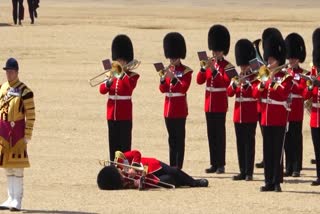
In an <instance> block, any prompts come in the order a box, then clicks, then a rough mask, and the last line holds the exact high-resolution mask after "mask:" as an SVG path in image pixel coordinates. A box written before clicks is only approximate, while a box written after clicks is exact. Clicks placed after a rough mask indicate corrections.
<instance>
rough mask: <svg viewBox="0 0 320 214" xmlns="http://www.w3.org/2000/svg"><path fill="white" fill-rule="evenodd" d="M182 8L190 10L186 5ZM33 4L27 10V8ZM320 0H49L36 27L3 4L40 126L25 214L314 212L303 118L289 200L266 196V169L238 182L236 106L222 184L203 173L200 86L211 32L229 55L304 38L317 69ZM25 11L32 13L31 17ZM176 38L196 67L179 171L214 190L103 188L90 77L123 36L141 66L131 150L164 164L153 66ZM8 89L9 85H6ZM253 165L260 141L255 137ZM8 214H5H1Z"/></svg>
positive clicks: (100, 123) (102, 145) (99, 124)
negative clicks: (243, 42) (15, 22)
mask: <svg viewBox="0 0 320 214" xmlns="http://www.w3.org/2000/svg"><path fill="white" fill-rule="evenodd" d="M181 2H183V4H182V3H181ZM25 4H26V1H25ZM319 7H320V2H319V1H312V0H305V1H298V0H294V1H288V0H286V1H276V0H271V1H268V2H263V3H262V2H259V1H254V0H245V1H235V0H233V1H232V0H227V1H219V2H218V1H209V0H205V1H196V0H189V1H178V0H174V1H168V0H162V1H145V0H132V1H130V0H120V1H117V2H113V1H107V0H104V1H102V0H100V1H99V0H92V1H84V0H69V1H62V0H55V1H53V0H48V1H41V7H40V9H39V19H38V20H36V24H35V25H34V26H31V25H30V24H29V22H30V21H29V17H28V14H27V13H26V17H25V20H24V22H23V26H22V27H20V26H11V24H12V18H11V1H3V0H2V1H1V2H0V65H1V66H2V65H3V64H4V63H5V60H6V59H7V58H8V57H11V56H14V57H16V58H17V59H18V60H19V63H20V67H21V72H20V79H21V80H22V81H24V82H25V83H26V84H27V85H28V86H29V87H30V88H31V89H33V91H34V93H35V102H36V113H37V115H36V125H35V128H34V136H33V139H32V141H31V142H30V146H29V153H30V159H31V164H32V167H31V168H30V169H26V170H25V194H24V199H23V207H24V209H25V211H24V213H125V212H127V213H319V212H320V204H319V194H320V189H319V188H318V187H311V186H310V183H311V181H312V180H314V179H315V175H316V172H315V165H311V164H310V159H311V158H313V157H314V154H313V153H314V152H313V146H312V141H311V137H310V128H309V117H308V115H307V114H305V121H304V127H303V133H304V170H303V171H302V177H301V178H297V179H294V178H286V179H285V182H284V184H283V185H282V188H283V193H281V194H277V193H260V192H259V187H260V186H261V185H263V179H264V177H263V171H262V170H261V169H256V170H255V174H254V181H252V182H234V181H232V180H231V177H232V176H233V175H235V174H236V173H238V161H237V154H236V144H235V134H234V126H233V122H232V115H233V105H234V99H233V98H231V99H229V111H228V114H227V165H226V173H225V174H223V175H216V174H213V175H207V174H205V173H204V169H205V168H206V167H208V165H209V152H208V143H207V137H206V124H205V117H204V112H203V102H204V86H199V85H197V84H196V81H195V79H196V78H195V77H196V72H197V70H198V69H199V62H198V60H197V54H196V53H197V51H200V50H207V32H208V29H209V27H210V26H211V25H213V24H217V23H221V24H224V25H226V26H227V27H228V28H229V30H230V33H231V43H232V44H231V49H230V53H229V55H228V56H227V59H229V60H230V61H231V62H233V63H235V59H234V44H235V43H236V41H237V40H238V39H240V38H248V39H250V40H255V39H257V38H259V37H260V36H261V33H262V30H263V29H264V28H266V27H270V26H274V27H278V28H279V29H280V30H281V31H282V32H283V35H284V36H286V35H287V34H288V33H291V32H294V31H295V32H298V33H300V34H301V35H302V36H303V37H304V38H305V42H306V46H307V52H308V56H307V59H306V63H305V64H304V67H305V68H307V69H309V68H310V66H309V63H310V61H311V47H312V43H311V42H312V40H311V35H312V32H313V30H314V29H315V28H316V27H318V26H319V19H320V14H319ZM26 12H27V11H26ZM171 31H179V32H181V33H182V34H183V35H184V36H185V39H186V42H187V58H186V60H185V61H184V62H185V64H186V65H188V66H190V67H191V68H193V69H194V70H195V72H194V74H193V80H192V84H191V87H190V89H189V93H188V104H189V116H188V119H187V136H186V153H185V162H184V170H185V171H186V172H188V173H190V174H191V175H193V176H197V177H206V178H208V179H209V182H210V186H209V187H208V188H200V189H199V188H198V189H188V188H184V189H177V190H174V191H170V190H167V191H166V190H152V191H145V192H139V191H137V190H128V191H127V190H126V191H99V190H98V188H97V186H96V175H97V173H98V171H99V170H100V168H101V166H99V164H98V161H97V160H98V159H101V158H105V159H107V158H108V146H107V139H106V137H107V123H106V120H105V102H106V97H104V96H102V95H100V94H99V93H98V88H91V87H90V86H89V84H88V83H87V80H88V79H89V78H91V77H92V76H94V75H96V74H98V73H99V72H101V71H102V64H101V60H102V59H105V58H110V57H111V52H110V47H111V42H112V39H113V38H114V37H115V36H116V35H117V34H120V33H121V34H122V33H124V34H128V35H129V36H130V37H131V39H132V41H133V44H134V47H135V58H137V59H139V60H141V61H142V64H141V66H140V67H139V69H137V72H139V74H140V75H141V77H140V79H139V82H138V85H137V88H136V90H135V92H134V95H133V102H134V121H133V148H136V149H139V150H140V151H141V152H142V153H143V155H144V156H154V157H157V158H158V159H160V160H162V161H165V162H168V143H167V132H166V128H165V124H164V119H163V116H162V112H163V100H164V96H163V95H162V94H160V92H159V90H158V81H159V78H158V75H157V74H156V72H155V71H154V68H153V65H152V63H154V62H158V61H162V62H164V64H167V63H168V61H166V60H165V59H164V56H163V49H162V39H163V37H164V35H165V34H166V33H168V32H171ZM0 81H1V82H3V81H5V76H4V75H2V76H0ZM256 140H257V143H256V160H257V161H260V160H261V157H262V154H261V151H262V144H261V135H260V130H259V129H257V137H256ZM0 187H1V188H0V201H3V200H5V198H6V179H5V175H4V171H3V170H0ZM1 213H5V212H1Z"/></svg>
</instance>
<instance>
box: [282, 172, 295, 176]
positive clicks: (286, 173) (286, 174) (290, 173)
mask: <svg viewBox="0 0 320 214" xmlns="http://www.w3.org/2000/svg"><path fill="white" fill-rule="evenodd" d="M292 174H293V173H292V172H290V171H285V173H283V176H284V177H289V176H292Z"/></svg>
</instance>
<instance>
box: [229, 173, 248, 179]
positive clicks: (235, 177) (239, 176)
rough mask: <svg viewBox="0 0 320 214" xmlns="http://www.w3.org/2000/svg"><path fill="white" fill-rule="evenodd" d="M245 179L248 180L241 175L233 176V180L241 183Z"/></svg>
mask: <svg viewBox="0 0 320 214" xmlns="http://www.w3.org/2000/svg"><path fill="white" fill-rule="evenodd" d="M245 178H246V176H245V175H243V174H241V173H240V174H238V175H235V176H233V178H232V180H234V181H241V180H244V179H245Z"/></svg>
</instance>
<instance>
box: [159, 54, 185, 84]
mask: <svg viewBox="0 0 320 214" xmlns="http://www.w3.org/2000/svg"><path fill="white" fill-rule="evenodd" d="M177 60H178V59H177ZM175 63H176V62H173V63H170V64H169V65H168V66H167V67H164V65H163V63H162V62H157V63H154V64H153V65H154V68H155V69H156V71H157V72H158V73H159V76H160V77H166V76H169V75H170V76H169V77H170V78H173V77H176V78H177V76H176V75H175V74H174V71H175ZM177 79H178V78H177ZM178 82H180V80H179V79H178Z"/></svg>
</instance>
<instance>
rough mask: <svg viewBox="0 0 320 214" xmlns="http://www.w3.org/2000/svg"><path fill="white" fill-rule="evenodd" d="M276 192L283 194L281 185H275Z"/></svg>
mask: <svg viewBox="0 0 320 214" xmlns="http://www.w3.org/2000/svg"><path fill="white" fill-rule="evenodd" d="M274 191H275V192H282V189H281V186H280V184H276V185H274Z"/></svg>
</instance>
